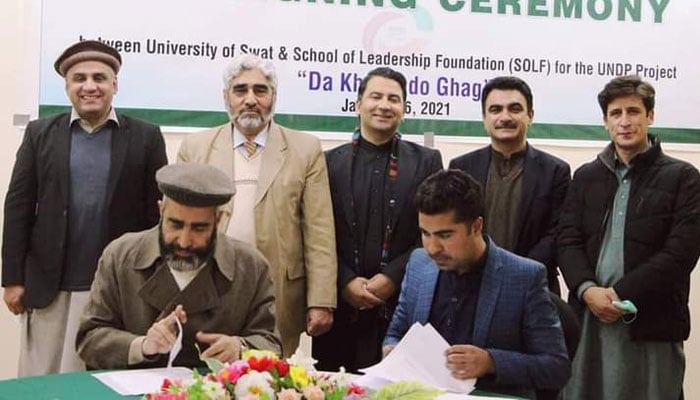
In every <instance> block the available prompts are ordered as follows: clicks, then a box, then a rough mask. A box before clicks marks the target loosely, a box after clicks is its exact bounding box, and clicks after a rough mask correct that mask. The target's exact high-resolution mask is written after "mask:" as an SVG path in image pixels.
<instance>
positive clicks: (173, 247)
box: [158, 230, 216, 271]
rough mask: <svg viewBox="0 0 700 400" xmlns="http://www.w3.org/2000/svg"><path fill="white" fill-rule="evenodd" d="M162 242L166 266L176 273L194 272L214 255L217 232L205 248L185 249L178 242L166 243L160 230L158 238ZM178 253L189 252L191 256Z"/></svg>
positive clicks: (161, 246) (214, 232) (161, 247)
mask: <svg viewBox="0 0 700 400" xmlns="http://www.w3.org/2000/svg"><path fill="white" fill-rule="evenodd" d="M158 239H159V242H160V254H161V255H162V256H163V259H164V260H165V264H166V265H167V266H168V267H169V268H171V269H173V270H175V271H194V270H196V269H197V268H199V267H200V266H201V265H203V264H204V263H205V262H207V261H209V259H210V258H211V257H212V256H213V255H214V247H215V245H216V230H214V231H213V232H212V235H211V237H210V238H209V240H208V241H207V245H206V246H205V247H199V248H189V249H185V248H182V247H180V245H178V244H177V243H176V242H173V243H165V241H164V240H163V231H162V230H160V234H159V236H158ZM176 251H188V252H189V253H190V255H189V256H179V255H177V254H175V252H176Z"/></svg>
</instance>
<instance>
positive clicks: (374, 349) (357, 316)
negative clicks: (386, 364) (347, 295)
mask: <svg viewBox="0 0 700 400" xmlns="http://www.w3.org/2000/svg"><path fill="white" fill-rule="evenodd" d="M390 317H391V315H387V313H386V312H385V311H384V309H383V307H377V308H373V309H370V310H363V311H359V310H355V309H352V308H351V307H350V306H348V305H346V304H341V307H340V308H339V309H338V310H337V311H336V314H335V316H334V318H333V328H332V329H331V330H330V331H329V332H327V333H325V334H323V335H320V336H317V337H314V338H313V357H314V358H315V359H316V360H318V363H317V364H316V369H318V370H320V371H338V370H339V369H340V367H341V366H342V367H345V370H346V371H347V372H351V373H357V370H358V369H360V368H365V367H369V366H371V365H374V364H376V363H378V362H379V361H381V359H382V341H383V340H384V335H385V334H386V330H387V328H388V327H389V318H390Z"/></svg>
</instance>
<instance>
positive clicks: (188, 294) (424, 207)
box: [2, 41, 700, 399]
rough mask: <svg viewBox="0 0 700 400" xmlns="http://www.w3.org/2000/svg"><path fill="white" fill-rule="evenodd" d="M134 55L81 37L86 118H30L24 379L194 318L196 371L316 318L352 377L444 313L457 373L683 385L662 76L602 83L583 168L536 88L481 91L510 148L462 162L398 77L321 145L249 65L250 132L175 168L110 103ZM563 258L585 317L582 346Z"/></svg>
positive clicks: (683, 207)
mask: <svg viewBox="0 0 700 400" xmlns="http://www.w3.org/2000/svg"><path fill="white" fill-rule="evenodd" d="M121 61H122V60H121V57H120V55H119V53H118V52H116V51H115V50H114V49H112V48H111V47H109V46H107V45H105V44H103V43H100V42H96V41H84V42H79V43H76V44H75V45H73V46H71V47H69V48H68V49H67V50H66V51H65V52H64V53H63V54H62V55H61V56H60V57H59V58H58V60H57V61H56V64H55V67H56V70H57V72H58V73H59V74H60V75H61V76H63V77H65V79H66V92H67V94H68V96H69V98H70V100H71V103H72V105H73V107H72V110H71V112H70V113H66V114H60V115H58V116H53V117H47V118H42V119H40V120H37V121H33V122H31V123H30V124H29V125H28V126H27V129H26V133H25V137H24V140H23V142H22V145H21V146H20V149H19V151H18V153H17V161H16V164H15V168H14V170H13V174H12V180H11V182H10V187H9V190H8V194H7V198H6V202H5V224H4V230H3V247H2V257H3V266H2V285H3V287H4V288H5V289H4V300H5V302H6V304H7V306H8V308H9V309H10V311H12V312H13V313H15V314H21V315H22V339H21V355H20V375H35V374H45V373H51V372H59V371H71V370H77V369H81V368H84V364H82V363H83V362H85V363H86V364H87V366H88V367H91V368H126V367H137V366H138V367H142V366H157V365H164V364H165V363H166V362H167V357H166V356H165V355H166V354H167V353H169V352H170V350H171V349H172V347H173V344H174V342H175V337H176V336H177V334H178V331H179V330H180V329H182V333H183V344H184V345H183V351H182V352H181V354H180V355H178V358H176V360H175V363H176V364H178V363H179V364H180V365H188V366H196V365H199V364H200V361H199V355H198V354H197V352H196V349H195V346H194V345H195V343H198V344H199V346H200V347H201V348H203V349H204V351H203V353H202V356H204V357H215V358H218V359H219V360H221V361H233V360H235V359H237V358H239V357H240V354H241V351H242V350H244V349H246V348H249V347H252V348H261V349H269V350H273V351H276V352H281V353H282V354H283V355H284V356H289V355H291V354H292V353H293V352H294V350H295V349H296V348H297V346H298V343H299V334H300V333H302V332H304V331H305V332H307V333H308V334H309V335H311V336H313V356H314V358H316V359H318V361H319V363H318V365H317V367H318V368H319V369H324V370H338V369H339V368H340V367H345V368H346V369H347V370H349V371H353V372H355V371H357V370H358V369H361V368H363V367H367V366H370V365H372V364H375V363H376V362H378V361H380V360H381V358H382V356H383V354H386V353H388V352H390V351H391V350H392V348H393V346H394V345H395V344H396V343H397V342H398V341H399V340H400V339H401V337H402V336H403V335H404V334H405V333H406V331H407V330H408V328H409V327H410V326H411V324H412V323H414V322H421V323H426V322H430V323H431V324H432V325H433V326H434V327H435V328H436V329H437V330H438V332H439V333H440V334H441V335H442V336H443V337H445V339H446V340H447V341H448V343H449V344H450V345H451V347H450V349H449V350H448V351H447V353H446V354H445V360H446V365H447V366H448V369H449V370H450V371H451V373H452V375H453V376H454V377H456V378H458V379H469V378H478V381H477V387H480V388H483V389H487V390H493V391H497V392H502V393H510V394H515V395H522V396H526V397H532V396H535V391H538V392H537V395H538V396H540V398H545V397H544V396H547V395H551V393H549V394H546V393H545V392H541V390H550V391H554V395H556V391H558V390H559V389H561V388H562V387H564V385H566V384H567V382H569V384H568V385H567V388H566V391H565V394H566V396H567V397H566V398H573V399H588V398H619V399H623V398H630V399H631V398H660V397H659V396H658V395H660V394H662V395H663V396H662V397H663V398H674V399H675V398H679V397H680V396H682V383H683V374H684V368H685V366H684V360H683V350H682V341H683V340H685V339H687V337H688V335H689V312H688V305H687V303H688V292H689V276H690V271H691V270H692V269H693V267H694V266H695V263H696V262H697V259H698V255H699V254H700V243H699V241H698V240H697V238H698V237H700V176H699V175H698V171H697V169H696V168H694V167H693V166H692V165H690V164H688V163H685V162H682V161H679V160H675V159H673V158H670V157H668V156H666V155H664V154H663V152H662V151H661V148H660V145H659V143H658V139H657V138H656V137H654V136H652V135H650V134H648V127H649V125H650V124H651V123H652V122H653V118H654V89H653V88H652V87H651V86H650V85H649V84H647V83H646V82H643V81H641V80H640V79H639V78H638V77H620V78H615V79H613V80H612V81H611V82H610V83H608V85H607V86H606V87H605V88H604V89H603V91H602V92H601V93H600V95H599V103H600V106H601V108H602V111H603V116H604V121H605V125H606V128H607V130H608V132H609V133H610V137H611V139H612V140H611V143H610V145H609V146H608V147H607V148H606V149H605V150H604V151H603V152H602V153H601V154H600V155H599V156H598V158H597V159H596V160H595V161H593V162H592V163H589V164H586V165H584V166H583V167H581V168H580V169H579V170H578V171H576V173H575V174H574V179H573V181H571V177H570V175H571V174H570V168H569V165H568V164H567V163H566V162H564V161H562V160H560V159H559V158H557V157H555V156H553V155H551V154H547V153H545V152H542V151H540V150H538V149H536V148H534V147H533V146H532V145H530V144H529V143H528V141H527V131H528V129H529V127H530V125H531V124H532V121H533V118H534V108H533V95H532V92H531V90H530V88H529V86H528V85H527V84H526V83H525V82H524V81H522V80H521V79H519V78H515V77H498V78H494V79H491V80H490V81H489V82H488V83H487V84H486V85H485V86H484V89H483V93H482V99H481V108H482V116H483V122H484V127H485V130H486V131H487V132H488V134H489V137H490V139H491V144H490V146H487V147H485V148H483V149H479V150H476V151H474V152H471V153H468V154H465V155H463V156H461V157H457V158H455V159H454V160H452V161H451V162H450V165H449V168H450V169H448V170H446V171H444V170H443V164H442V157H441V154H440V152H439V151H437V150H434V149H430V148H427V147H425V146H421V145H418V144H415V143H412V142H410V141H407V140H405V139H404V138H402V136H401V134H400V133H399V127H400V125H401V122H402V121H403V118H404V108H405V102H406V97H407V93H406V79H405V77H404V76H403V75H402V74H401V73H399V72H397V71H395V70H393V69H391V68H386V67H380V68H376V69H374V70H372V71H370V72H369V73H368V74H367V75H366V76H365V78H364V79H363V80H362V83H361V85H360V87H359V90H358V94H357V101H356V108H357V113H358V122H359V124H358V125H359V127H358V129H357V130H356V131H355V132H354V133H353V134H352V138H351V141H350V143H348V144H344V145H341V146H339V147H337V148H335V149H331V150H328V151H327V152H326V153H325V154H324V152H323V151H322V148H321V145H320V142H319V141H318V139H317V138H316V137H315V136H312V135H309V134H305V133H302V132H298V131H294V130H291V129H288V128H286V127H283V126H280V125H278V124H276V123H275V122H274V120H273V114H274V107H275V103H276V100H277V95H278V82H277V77H276V74H275V71H274V68H273V66H272V64H271V63H270V62H269V61H266V60H262V59H260V58H257V57H256V56H252V55H245V56H241V57H238V58H236V59H234V60H233V62H232V63H231V64H230V66H229V67H228V68H227V69H226V70H225V72H224V76H223V83H224V88H223V99H224V104H225V106H226V109H227V110H228V114H229V117H230V123H226V124H224V125H222V126H219V127H215V128H212V129H209V130H207V131H205V132H201V133H195V134H192V135H191V136H188V137H187V138H186V139H185V140H184V141H183V142H182V145H181V147H180V150H179V152H178V155H177V164H175V165H170V166H166V164H167V157H166V155H165V146H164V141H163V137H162V135H161V133H160V130H159V128H158V127H156V126H154V125H151V124H148V123H145V122H142V121H138V120H134V119H132V118H128V117H125V116H123V115H121V114H118V113H116V111H115V110H114V108H113V107H112V97H113V95H114V94H115V93H116V91H117V87H118V86H117V73H118V71H119V68H120V66H121ZM156 171H158V172H157V173H156ZM160 193H162V194H163V199H162V200H161V196H160ZM567 193H568V194H567ZM234 194H235V195H234ZM127 232H131V233H127ZM122 235H123V236H122ZM115 239H116V240H115ZM110 242H111V243H110ZM98 259H99V262H98ZM558 267H559V268H561V270H562V272H563V275H564V279H565V280H566V282H567V285H568V286H569V289H570V302H571V304H572V305H573V306H574V308H575V309H577V311H579V316H580V317H581V322H582V326H583V328H582V329H583V330H582V333H581V336H582V339H581V345H580V347H579V350H578V352H577V353H576V356H575V357H574V359H573V360H569V357H568V355H567V348H566V345H565V338H564V333H563V331H562V327H561V322H560V317H559V314H560V312H561V311H558V309H557V307H556V306H555V304H554V303H553V302H552V301H551V297H552V293H554V294H556V295H557V296H558V295H559V294H560V287H559V281H558V278H557V275H558V274H557V268H558ZM93 277H94V281H93ZM91 288H92V289H91ZM623 300H627V302H623ZM620 304H623V305H625V306H626V308H625V307H622V306H620ZM630 304H631V305H632V306H633V307H634V308H629V305H630ZM635 308H636V309H635ZM46 332H52V334H51V335H48V336H47V335H46ZM39 335H41V336H39ZM76 349H77V353H76ZM78 354H79V355H78ZM630 357H634V360H635V361H634V362H628V360H629V359H630ZM572 362H573V363H572ZM572 366H573V368H572ZM570 377H572V378H571V379H569V378H570Z"/></svg>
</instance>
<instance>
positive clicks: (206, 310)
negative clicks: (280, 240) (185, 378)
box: [77, 164, 281, 369]
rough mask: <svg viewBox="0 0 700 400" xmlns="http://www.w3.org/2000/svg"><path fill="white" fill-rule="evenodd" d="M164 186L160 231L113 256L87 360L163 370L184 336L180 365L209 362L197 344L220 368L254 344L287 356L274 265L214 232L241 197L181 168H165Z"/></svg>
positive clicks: (221, 181)
mask: <svg viewBox="0 0 700 400" xmlns="http://www.w3.org/2000/svg"><path fill="white" fill-rule="evenodd" d="M156 180H157V181H158V187H159V188H160V190H161V191H162V192H163V194H164V200H163V201H162V202H161V204H160V212H161V220H160V224H159V226H157V227H154V228H152V229H149V230H146V231H143V232H138V233H129V234H126V235H124V236H122V237H121V238H119V239H117V240H115V241H114V242H112V243H110V244H109V246H107V248H106V249H105V251H104V253H103V254H102V257H101V259H100V263H99V266H98V269H97V274H96V276H95V281H94V283H93V286H92V289H91V292H90V300H89V303H88V305H87V307H86V309H85V311H84V313H83V316H82V319H81V323H80V328H79V330H78V337H77V347H78V353H79V354H80V357H81V358H82V359H83V360H84V361H85V364H86V365H87V366H89V367H92V368H110V369H111V368H127V367H130V368H132V367H155V366H164V365H165V364H166V362H167V354H168V353H169V352H170V351H171V349H172V348H173V346H174V344H175V342H176V340H177V339H176V338H177V337H178V333H179V332H180V329H181V330H182V350H181V351H180V353H179V354H178V355H177V356H176V357H175V359H174V363H173V365H181V366H186V367H198V366H201V365H203V364H202V363H201V361H200V360H199V355H198V354H197V349H196V347H195V344H198V346H199V347H200V348H201V349H202V350H203V352H202V356H203V357H209V358H216V359H219V360H220V361H222V362H230V361H234V360H237V359H239V358H240V355H241V351H242V350H243V349H245V348H246V347H252V348H258V349H264V350H272V351H274V352H277V353H279V352H280V351H281V347H280V339H279V335H278V334H277V332H276V331H275V318H274V313H273V308H274V306H273V305H274V296H273V291H272V282H271V280H270V275H269V267H268V264H267V261H266V260H265V258H264V257H263V256H262V254H260V252H258V251H257V250H256V249H255V248H254V247H252V246H250V245H247V244H245V243H242V242H239V241H236V240H233V239H230V238H227V237H226V236H224V235H221V234H218V233H217V231H216V225H217V222H218V219H219V217H220V213H219V212H217V206H220V205H222V204H225V203H227V202H228V201H229V200H230V198H231V196H232V195H233V193H234V192H235V189H234V187H233V185H232V182H231V181H230V179H229V178H228V177H227V176H226V175H225V174H223V173H222V172H221V171H219V170H217V169H216V168H214V167H210V166H207V165H202V164H181V165H170V166H166V167H163V168H162V169H160V170H159V171H158V173H157V174H156ZM178 321H179V323H178ZM180 326H181V328H180Z"/></svg>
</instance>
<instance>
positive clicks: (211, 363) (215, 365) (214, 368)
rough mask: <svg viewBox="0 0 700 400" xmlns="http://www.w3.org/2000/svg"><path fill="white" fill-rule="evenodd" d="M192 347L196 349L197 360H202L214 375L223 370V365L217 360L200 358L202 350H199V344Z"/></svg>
mask: <svg viewBox="0 0 700 400" xmlns="http://www.w3.org/2000/svg"><path fill="white" fill-rule="evenodd" d="M194 347H196V348H197V354H198V355H199V359H200V360H202V361H203V362H204V363H205V364H207V368H209V370H210V371H211V372H213V373H214V374H218V373H219V371H221V370H222V369H224V363H222V362H221V361H219V360H217V359H216V358H208V357H202V350H201V349H200V348H199V344H198V343H195V344H194Z"/></svg>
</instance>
